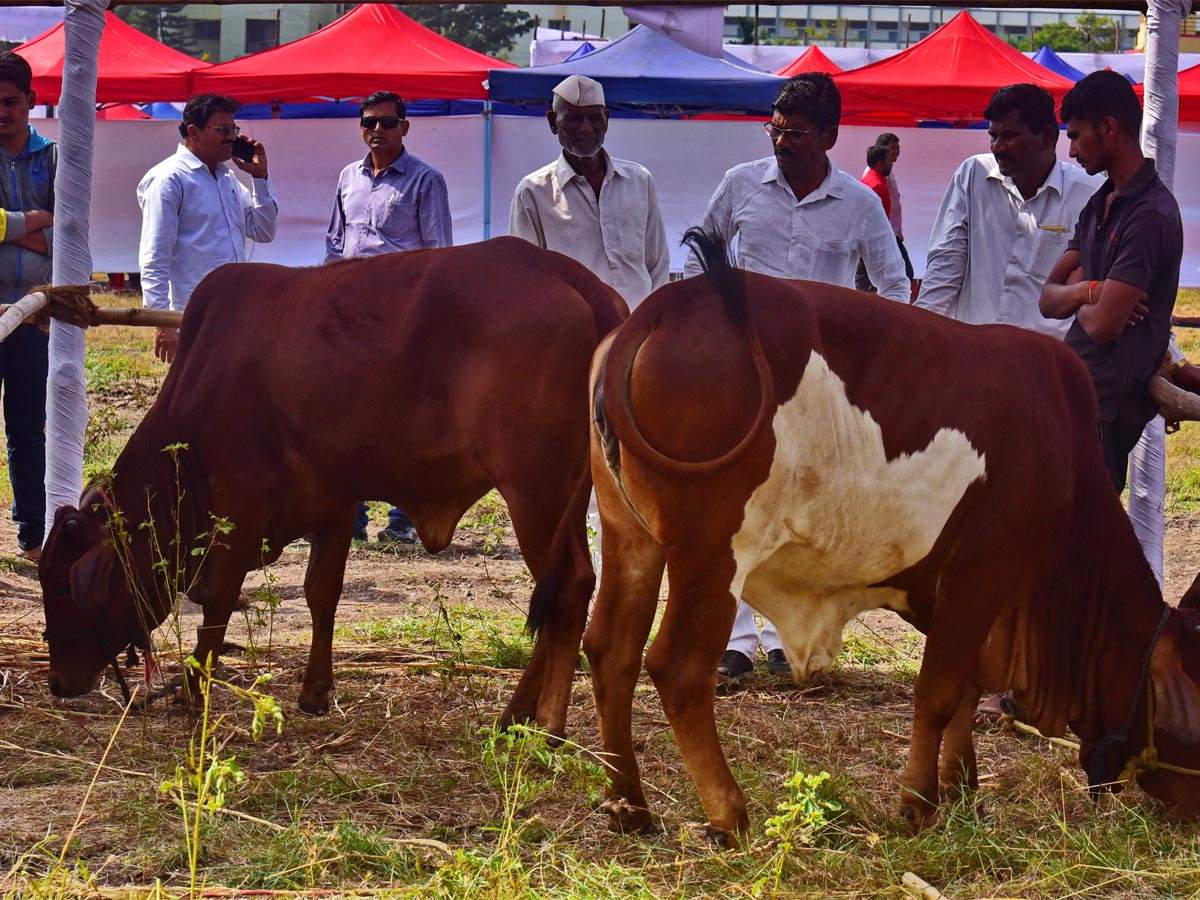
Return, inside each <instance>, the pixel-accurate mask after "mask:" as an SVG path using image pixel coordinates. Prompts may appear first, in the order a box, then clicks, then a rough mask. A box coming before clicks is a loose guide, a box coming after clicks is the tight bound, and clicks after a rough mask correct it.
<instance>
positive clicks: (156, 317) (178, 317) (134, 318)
mask: <svg viewBox="0 0 1200 900" xmlns="http://www.w3.org/2000/svg"><path fill="white" fill-rule="evenodd" d="M11 306H12V304H11V303H0V313H3V312H4V311H5V310H6V309H9V308H10V307H11ZM50 315H51V317H52V318H57V317H55V316H54V315H53V313H51V314H50ZM94 315H95V321H94V322H92V324H93V325H132V326H136V327H143V328H178V327H179V326H180V324H182V322H183V313H181V312H176V311H175V310H173V309H145V308H143V307H140V306H130V307H123V306H102V307H98V308H97V309H96V311H95V314H94Z"/></svg>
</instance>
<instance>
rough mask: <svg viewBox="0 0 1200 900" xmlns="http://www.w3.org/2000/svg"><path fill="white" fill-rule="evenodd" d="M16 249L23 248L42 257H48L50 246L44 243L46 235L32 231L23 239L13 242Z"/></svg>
mask: <svg viewBox="0 0 1200 900" xmlns="http://www.w3.org/2000/svg"><path fill="white" fill-rule="evenodd" d="M13 243H14V244H16V245H17V246H18V247H24V248H25V249H26V250H32V251H33V252H34V253H40V254H41V255H42V256H49V255H50V244H49V243H47V241H46V235H44V234H43V233H42V232H41V231H34V232H32V233H30V234H26V235H25V237H23V238H19V239H17V240H15V241H13Z"/></svg>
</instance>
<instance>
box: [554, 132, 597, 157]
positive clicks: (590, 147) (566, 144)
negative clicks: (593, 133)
mask: <svg viewBox="0 0 1200 900" xmlns="http://www.w3.org/2000/svg"><path fill="white" fill-rule="evenodd" d="M558 143H559V144H560V145H561V146H562V148H563V149H564V150H566V151H567V152H568V153H570V154H571V155H572V156H578V157H581V158H583V159H591V158H592V157H593V156H599V155H600V151H601V150H603V149H604V141H603V140H602V139H600V140H595V141H591V142H587V143H584V142H582V141H572V140H571V139H570V138H568V137H567V136H566V135H565V134H563V133H562V132H561V131H560V132H559V133H558Z"/></svg>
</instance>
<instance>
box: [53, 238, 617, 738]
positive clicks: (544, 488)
mask: <svg viewBox="0 0 1200 900" xmlns="http://www.w3.org/2000/svg"><path fill="white" fill-rule="evenodd" d="M625 315H627V310H626V308H625V305H624V302H623V301H622V300H621V299H620V297H619V296H617V294H616V293H615V292H613V291H612V290H611V289H609V288H608V287H607V286H605V285H604V284H603V283H602V282H601V281H599V279H597V278H596V277H594V276H593V275H592V274H591V273H590V272H588V271H587V270H586V269H585V268H584V267H583V266H581V265H579V264H577V263H575V262H573V261H572V260H569V259H567V258H566V257H564V256H561V255H559V254H557V253H551V252H547V251H544V250H540V249H538V248H536V247H534V246H532V245H531V244H528V243H526V242H525V241H522V240H518V239H515V238H500V239H497V240H494V241H489V242H486V243H482V244H473V245H470V246H464V247H454V248H448V249H444V250H428V251H420V252H414V253H398V254H389V255H386V256H378V257H372V258H369V259H360V260H353V261H348V262H344V263H337V264H334V265H330V266H324V267H320V268H309V269H292V268H285V267H282V266H275V265H265V264H240V265H228V266H223V267H222V268H220V269H217V270H216V271H215V272H213V273H212V274H211V275H209V276H208V277H207V278H205V279H204V281H203V282H201V284H200V286H199V287H198V288H197V290H196V292H195V294H194V295H193V296H192V298H191V302H190V304H189V306H188V310H187V315H186V316H185V317H184V321H183V329H182V338H181V343H180V351H179V356H178V358H177V359H176V360H175V362H174V365H173V366H172V367H171V370H170V372H169V373H168V375H167V378H166V380H165V381H164V383H163V386H162V390H161V391H160V393H159V395H158V398H157V399H156V400H155V403H154V405H153V407H152V408H151V409H150V411H149V412H148V413H147V414H146V417H145V418H144V419H143V420H142V422H141V424H140V425H139V426H138V428H137V430H136V431H135V432H134V434H133V436H132V437H131V438H130V439H129V443H128V444H127V445H126V447H125V449H124V450H123V451H122V453H121V455H120V456H119V457H118V459H117V461H116V464H115V466H114V468H113V476H112V482H111V486H110V488H109V489H108V492H107V495H106V494H105V492H104V491H102V490H99V489H96V490H93V491H92V492H91V493H90V494H85V496H84V499H83V501H82V502H81V508H80V509H78V510H76V509H73V508H65V509H61V510H59V511H58V514H57V515H56V517H55V523H54V527H53V528H52V529H51V532H50V535H49V538H48V540H47V542H46V548H45V552H44V553H43V554H42V558H41V562H40V564H39V575H40V578H41V583H42V589H43V595H44V604H45V612H46V626H47V638H48V640H49V644H50V676H49V684H50V690H51V691H52V692H53V693H54V694H55V695H57V696H60V697H68V696H74V695H78V694H81V693H84V692H86V691H88V690H90V689H91V688H92V687H93V686H94V684H95V682H96V679H97V676H98V674H99V673H100V672H101V671H102V670H103V669H104V667H105V666H107V665H109V664H110V663H112V662H113V660H114V659H115V654H116V653H118V652H120V650H122V649H123V648H124V647H125V646H126V645H128V644H130V643H131V642H132V643H133V644H135V645H144V644H145V641H146V636H147V630H148V628H152V627H154V626H157V625H158V624H159V623H161V622H162V621H163V619H164V617H165V616H166V615H167V612H168V606H169V598H168V596H167V594H168V592H167V591H164V590H163V589H162V588H161V587H160V585H161V583H162V579H161V577H160V575H158V574H156V573H155V571H154V568H153V567H154V564H155V561H156V559H157V558H159V557H160V556H166V557H167V559H168V563H169V566H168V572H167V574H168V575H171V576H173V575H175V574H176V570H175V561H176V559H178V560H181V561H182V566H183V568H184V569H185V571H184V572H181V573H178V574H179V575H180V576H181V577H180V579H179V581H180V583H182V584H188V583H189V582H190V581H191V580H192V579H193V577H198V582H197V584H196V586H195V587H194V588H193V589H192V590H190V591H189V592H188V596H189V599H191V600H192V601H194V602H197V603H199V604H200V605H201V606H202V607H203V608H204V625H203V627H202V629H201V630H200V632H199V636H198V643H197V645H196V651H195V655H196V657H197V659H201V660H203V659H204V658H205V657H206V656H207V655H208V654H209V653H211V654H213V655H214V657H215V655H216V654H217V653H218V651H219V649H220V647H221V646H222V642H223V639H224V634H225V627H226V624H227V623H228V620H229V616H230V613H231V611H232V610H233V608H234V604H235V601H236V600H237V598H238V594H239V589H240V587H241V584H242V581H243V579H244V578H245V575H246V573H247V572H248V571H249V570H251V569H254V568H257V567H259V566H260V565H262V563H263V561H264V556H265V559H266V560H267V561H269V560H271V559H274V558H276V557H278V555H279V553H280V551H281V550H282V548H283V547H285V546H286V545H287V544H288V543H290V542H292V541H294V540H296V539H297V538H300V537H302V536H305V535H308V536H309V539H310V540H311V543H312V550H311V556H310V558H309V565H308V573H307V575H306V577H305V581H304V591H305V596H306V599H307V602H308V606H309V609H310V610H311V611H312V617H313V640H312V647H311V651H310V655H309V660H308V667H307V670H306V671H305V674H304V685H303V689H302V690H301V693H300V706H301V707H302V708H303V709H304V710H306V711H308V712H311V713H319V712H323V711H325V710H326V709H327V708H328V704H329V691H330V688H331V686H332V684H333V671H332V662H331V658H330V654H331V641H332V636H333V624H334V613H335V610H336V608H337V602H338V599H339V596H340V594H341V590H342V578H343V574H344V570H345V563H346V554H347V551H348V549H349V547H350V539H351V532H352V525H353V517H354V507H355V504H356V502H357V500H358V498H360V497H377V498H381V499H386V500H388V501H390V502H392V503H394V504H396V505H399V506H400V507H402V508H403V509H404V510H406V511H407V512H408V513H409V515H410V516H411V517H412V519H413V522H414V523H415V525H416V528H417V532H418V534H419V535H420V537H421V541H422V543H423V544H424V545H425V547H426V548H427V549H428V550H430V551H431V552H437V551H439V550H442V549H443V548H445V547H446V546H447V545H448V544H449V543H450V540H451V537H452V536H453V534H454V529H455V525H456V524H457V522H458V520H459V518H460V517H461V516H462V514H463V512H465V511H466V510H467V509H468V508H469V507H470V506H471V504H472V503H474V502H475V501H476V500H478V499H479V498H480V497H481V496H482V495H483V494H484V493H486V492H487V491H488V490H489V489H490V488H492V487H495V488H497V489H498V490H499V492H500V493H501V494H502V495H503V497H504V499H505V501H506V502H507V504H508V509H509V513H510V515H511V517H512V522H513V530H514V532H515V533H516V537H517V541H518V543H519V545H520V548H521V552H522V554H523V556H524V558H525V562H526V564H527V565H528V567H529V570H530V572H531V573H532V574H533V576H534V578H535V579H536V578H538V576H539V575H540V574H541V572H542V570H543V568H545V566H546V565H547V564H548V562H549V560H548V551H549V546H550V544H551V541H552V538H553V537H554V535H555V532H556V529H557V530H558V531H559V532H561V536H560V537H559V539H558V545H557V550H558V552H559V553H560V554H561V556H562V559H560V560H557V561H556V562H555V571H556V572H557V573H558V578H557V580H556V585H555V596H554V598H553V602H552V603H551V606H550V608H549V610H548V614H549V618H550V621H551V626H550V629H549V631H548V632H547V634H545V635H543V636H541V637H540V638H539V640H538V642H537V645H536V647H535V651H534V655H533V659H532V661H531V663H530V665H529V667H528V669H527V670H526V672H525V674H524V677H523V678H522V680H521V682H520V684H519V686H518V687H517V690H516V694H515V696H514V697H513V699H512V701H511V703H510V704H509V707H508V709H507V711H506V714H505V715H506V718H507V719H518V718H536V719H537V721H538V722H539V723H540V724H541V725H543V726H544V727H546V728H547V729H549V730H550V731H552V732H555V733H559V734H561V733H562V731H563V728H564V724H565V720H566V707H567V703H568V700H569V694H570V683H571V678H572V675H573V673H574V669H575V660H576V655H577V651H578V646H579V636H580V634H581V633H582V631H583V625H584V621H585V618H586V611H587V604H588V601H589V599H590V597H591V591H592V586H593V584H594V581H595V576H594V574H593V571H592V567H591V559H590V556H589V554H588V551H587V543H586V534H585V515H586V506H587V500H588V495H589V491H590V487H591V477H590V472H589V471H588V467H587V443H586V442H587V418H586V417H587V368H588V363H589V360H590V359H591V356H592V352H593V351H594V349H595V348H596V345H597V344H598V343H599V341H600V339H601V338H602V337H603V336H604V335H606V334H607V333H608V332H610V331H611V330H612V329H613V328H615V327H616V326H617V325H618V324H619V323H620V321H621V320H622V318H624V316H625ZM368 370H369V371H377V372H385V373H387V374H386V376H385V377H383V378H372V377H370V375H365V374H364V371H368ZM175 444H186V445H187V449H186V450H183V451H181V452H178V454H177V458H178V461H179V472H178V478H179V483H180V488H181V491H178V490H177V489H176V477H177V473H176V468H175V464H174V462H173V459H172V455H171V454H170V453H168V452H164V448H165V447H167V446H168V445H175ZM180 494H182V502H178V507H179V510H178V519H179V527H180V535H179V539H178V542H177V543H176V542H175V535H174V529H175V524H174V522H175V518H176V505H177V497H178V496H179V495H180ZM113 507H115V508H117V509H119V510H120V511H121V513H122V515H123V516H124V519H125V523H124V531H125V533H126V534H128V536H129V539H130V556H131V563H130V564H129V565H128V566H127V568H128V569H129V570H130V571H129V572H128V575H129V576H130V577H131V578H132V579H133V581H134V582H135V583H136V586H137V588H138V591H139V592H140V594H141V595H142V596H143V597H146V598H149V605H150V609H149V610H145V611H141V612H139V610H138V608H137V604H135V601H134V599H133V596H132V595H131V590H130V586H129V584H128V583H127V578H126V573H125V572H123V571H122V570H123V568H126V567H125V566H123V565H122V564H121V562H120V561H119V560H118V556H117V553H116V551H115V550H114V545H113V541H112V540H110V539H109V534H108V531H109V529H106V527H105V521H106V518H107V517H108V515H109V510H110V509H111V508H113ZM213 515H215V516H220V517H225V518H226V519H228V520H230V521H232V522H233V523H234V525H235V527H234V529H233V531H232V532H231V533H229V534H228V535H224V536H222V537H221V539H220V542H219V545H218V546H217V547H216V548H214V549H213V550H212V552H211V553H210V554H209V556H208V557H207V558H206V559H205V558H202V557H196V558H193V557H191V556H190V555H189V551H190V550H191V548H193V547H194V546H196V545H197V540H198V538H199V537H200V536H201V535H203V534H205V533H207V532H208V531H209V529H210V528H211V527H212V523H211V521H210V516H213ZM145 522H148V523H152V524H153V526H154V529H155V530H156V531H157V541H158V544H159V548H158V549H157V550H156V549H154V548H152V546H151V535H150V530H149V529H148V528H146V527H145V526H144V525H143V523H145ZM200 542H201V543H203V542H204V541H203V540H201V541H200ZM264 542H265V547H266V552H265V554H264V550H263V548H264ZM197 573H198V574H197ZM147 620H148V621H147Z"/></svg>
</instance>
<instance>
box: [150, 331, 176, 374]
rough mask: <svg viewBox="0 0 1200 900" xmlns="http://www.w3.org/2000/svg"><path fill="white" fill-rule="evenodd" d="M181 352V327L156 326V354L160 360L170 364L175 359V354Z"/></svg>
mask: <svg viewBox="0 0 1200 900" xmlns="http://www.w3.org/2000/svg"><path fill="white" fill-rule="evenodd" d="M178 352H179V329H178V328H156V329H154V355H155V356H157V357H158V358H159V359H160V360H162V361H163V362H165V363H166V364H167V365H170V364H171V362H172V361H173V360H174V359H175V354H176V353H178Z"/></svg>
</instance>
